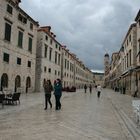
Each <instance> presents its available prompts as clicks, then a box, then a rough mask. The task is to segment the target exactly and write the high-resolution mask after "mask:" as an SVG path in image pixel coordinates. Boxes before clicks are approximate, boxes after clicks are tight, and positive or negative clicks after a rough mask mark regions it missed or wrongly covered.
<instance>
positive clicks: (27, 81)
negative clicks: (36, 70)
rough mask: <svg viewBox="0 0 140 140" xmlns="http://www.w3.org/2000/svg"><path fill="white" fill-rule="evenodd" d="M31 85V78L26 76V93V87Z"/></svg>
mask: <svg viewBox="0 0 140 140" xmlns="http://www.w3.org/2000/svg"><path fill="white" fill-rule="evenodd" d="M30 87H31V78H30V77H29V76H28V77H27V79H26V93H28V89H29V88H30Z"/></svg>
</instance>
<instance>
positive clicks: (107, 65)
mask: <svg viewBox="0 0 140 140" xmlns="http://www.w3.org/2000/svg"><path fill="white" fill-rule="evenodd" d="M108 71H109V54H108V53H106V54H105V55H104V73H105V75H107V74H108Z"/></svg>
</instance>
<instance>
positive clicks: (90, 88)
mask: <svg viewBox="0 0 140 140" xmlns="http://www.w3.org/2000/svg"><path fill="white" fill-rule="evenodd" d="M89 92H90V93H92V86H91V84H90V85H89Z"/></svg>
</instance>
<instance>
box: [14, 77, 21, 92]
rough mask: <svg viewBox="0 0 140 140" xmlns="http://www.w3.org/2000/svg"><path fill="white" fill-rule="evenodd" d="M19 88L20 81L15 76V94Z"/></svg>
mask: <svg viewBox="0 0 140 140" xmlns="http://www.w3.org/2000/svg"><path fill="white" fill-rule="evenodd" d="M19 87H21V80H20V76H19V75H17V76H16V78H15V92H17V88H19Z"/></svg>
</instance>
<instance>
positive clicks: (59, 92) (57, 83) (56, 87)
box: [54, 79, 62, 110]
mask: <svg viewBox="0 0 140 140" xmlns="http://www.w3.org/2000/svg"><path fill="white" fill-rule="evenodd" d="M54 95H55V109H56V110H60V109H61V102H60V99H61V96H62V83H61V80H60V79H57V80H56V81H55V82H54Z"/></svg>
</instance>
